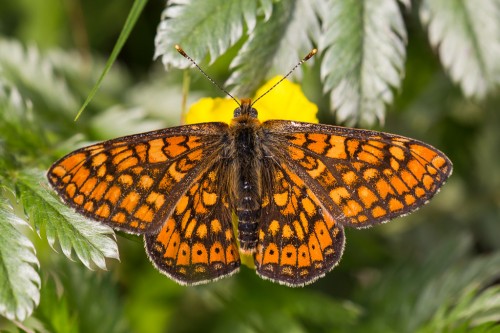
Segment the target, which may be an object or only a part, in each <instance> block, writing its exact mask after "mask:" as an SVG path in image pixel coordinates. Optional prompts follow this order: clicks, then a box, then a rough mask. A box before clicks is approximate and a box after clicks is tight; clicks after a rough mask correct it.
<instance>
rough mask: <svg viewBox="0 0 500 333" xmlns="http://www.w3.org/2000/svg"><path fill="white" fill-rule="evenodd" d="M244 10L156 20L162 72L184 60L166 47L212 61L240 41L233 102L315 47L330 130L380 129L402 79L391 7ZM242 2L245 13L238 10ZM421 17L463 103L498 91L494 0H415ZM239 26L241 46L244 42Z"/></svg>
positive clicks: (333, 3)
mask: <svg viewBox="0 0 500 333" xmlns="http://www.w3.org/2000/svg"><path fill="white" fill-rule="evenodd" d="M402 2H403V3H404V4H405V5H406V6H407V7H410V6H409V2H408V1H402ZM221 3H224V5H221ZM245 3H246V5H245V6H238V4H237V3H236V2H220V1H217V0H208V1H182V2H180V3H177V2H174V3H173V4H172V5H171V6H169V7H167V9H166V10H165V12H164V15H163V16H162V21H161V23H160V25H159V33H158V35H157V37H156V56H161V57H162V60H163V63H164V64H165V65H167V66H171V65H172V66H175V67H178V68H185V67H186V66H188V65H189V62H187V61H185V60H184V59H182V58H181V57H179V56H178V55H176V54H175V50H174V49H173V48H172V45H174V44H181V45H182V46H183V48H184V49H185V50H186V51H187V52H188V54H190V55H191V56H192V57H193V58H194V59H195V60H199V61H201V60H203V59H204V58H205V56H206V55H207V53H209V54H210V58H211V60H212V61H213V60H214V59H215V58H216V57H218V56H219V55H221V54H222V53H224V52H225V51H226V50H227V49H228V48H229V47H230V46H232V45H235V44H236V43H237V42H240V41H241V43H242V46H241V49H240V51H239V52H238V56H237V57H235V58H234V59H233V61H232V62H231V64H230V67H231V68H232V69H234V71H233V72H232V74H231V76H230V77H229V78H228V80H227V82H226V84H227V85H231V86H234V88H233V91H234V92H235V93H236V94H239V95H243V96H251V95H252V94H253V93H254V92H255V90H256V88H257V87H258V86H259V85H260V83H261V82H262V81H263V80H264V79H265V78H266V77H269V76H271V75H272V74H275V73H276V72H278V73H283V74H284V73H287V72H288V70H289V69H290V68H292V66H293V65H294V64H295V63H297V60H298V59H300V58H301V57H302V56H305V55H306V54H307V52H308V51H309V50H310V49H311V48H312V45H313V44H316V45H318V47H319V51H320V55H322V56H320V57H319V59H318V60H319V61H321V78H322V81H323V89H324V91H325V92H327V93H329V95H330V105H331V110H332V111H334V112H335V114H336V120H337V122H340V123H347V124H350V125H354V124H359V123H361V124H363V125H365V126H370V125H373V124H374V123H376V122H377V121H379V122H381V123H383V121H384V118H385V109H386V105H388V104H391V103H393V100H394V93H393V89H399V88H400V87H401V82H402V78H403V76H404V71H405V68H404V64H405V60H406V51H405V48H406V42H407V29H406V26H405V24H404V22H403V15H402V14H403V13H402V12H401V9H400V7H399V6H398V1H397V0H378V1H354V0H343V1H338V0H314V1H302V0H288V1H276V2H274V3H273V8H272V15H271V16H270V17H269V15H268V14H267V10H268V6H263V5H261V7H262V8H263V9H265V10H266V15H265V16H264V17H260V16H257V17H256V15H257V14H258V13H259V10H258V7H255V6H256V2H245ZM248 3H251V4H252V5H251V8H246V6H248ZM236 6H238V8H240V10H241V12H240V11H237V10H234V7H236ZM213 13H216V14H215V15H214V14H213ZM219 16H221V17H224V19H221V18H220V17H219ZM243 17H244V18H243ZM420 17H421V18H422V22H423V23H424V24H425V25H427V26H428V28H429V38H430V41H431V44H432V45H433V46H434V47H436V48H437V47H438V45H439V53H440V56H441V59H442V62H443V66H444V67H445V69H446V70H447V71H448V72H449V75H450V76H451V78H452V79H453V80H454V81H456V82H458V83H460V86H461V88H462V90H463V91H464V93H465V94H466V95H467V96H477V97H484V95H485V94H486V93H487V92H491V91H492V90H493V89H494V88H495V87H496V86H498V84H499V83H500V75H499V67H500V66H499V65H498V61H497V59H498V57H499V56H500V37H499V36H498V35H499V34H498V31H499V30H500V26H499V22H500V9H499V6H498V3H497V1H496V0H485V1H482V2H481V4H479V5H475V4H473V3H472V2H467V1H464V2H462V1H448V0H439V1H422V5H421V8H420ZM255 21H257V24H255ZM243 24H246V28H247V35H248V37H247V38H246V37H244V36H243V37H242V32H243ZM208 31H210V32H211V33H207V32H208ZM207 50H208V51H207ZM297 72H298V71H297Z"/></svg>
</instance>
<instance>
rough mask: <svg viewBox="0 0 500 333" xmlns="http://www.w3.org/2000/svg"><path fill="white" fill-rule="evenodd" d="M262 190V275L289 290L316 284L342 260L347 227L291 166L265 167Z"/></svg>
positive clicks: (267, 163) (271, 162)
mask: <svg viewBox="0 0 500 333" xmlns="http://www.w3.org/2000/svg"><path fill="white" fill-rule="evenodd" d="M262 188H263V203H262V215H261V216H262V218H261V222H260V224H259V230H258V233H259V234H258V243H257V252H256V253H255V255H254V258H255V266H256V269H257V274H259V275H260V276H261V277H263V278H265V279H269V280H271V281H274V282H277V283H280V284H285V285H288V286H303V285H306V284H309V283H312V282H314V281H315V280H317V279H318V278H320V277H322V276H323V275H325V273H327V272H328V271H330V270H331V269H332V268H333V267H334V266H335V265H336V264H337V263H338V261H339V260H340V258H341V256H342V252H343V249H344V230H343V228H342V225H340V224H339V223H337V221H335V219H334V218H333V217H332V216H331V214H330V213H329V212H328V210H326V209H325V208H324V206H323V205H322V203H321V202H320V200H319V199H318V197H317V196H316V195H315V194H314V193H313V191H311V189H309V187H308V186H307V184H306V183H305V182H304V180H303V179H302V178H301V177H299V176H298V175H297V174H296V173H294V172H293V171H292V170H291V169H290V168H289V166H288V165H287V164H286V162H285V161H279V160H272V159H268V160H265V161H264V168H263V171H262Z"/></svg>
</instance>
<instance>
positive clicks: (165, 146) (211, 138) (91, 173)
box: [47, 123, 228, 234]
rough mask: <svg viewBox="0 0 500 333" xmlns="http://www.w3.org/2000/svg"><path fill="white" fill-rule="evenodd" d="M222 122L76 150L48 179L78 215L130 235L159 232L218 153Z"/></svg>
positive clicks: (53, 168)
mask: <svg viewBox="0 0 500 333" xmlns="http://www.w3.org/2000/svg"><path fill="white" fill-rule="evenodd" d="M227 129H228V126H227V125H226V124H224V123H206V124H197V125H188V126H180V127H173V128H167V129H163V130H159V131H153V132H148V133H143V134H137V135H132V136H126V137H122V138H118V139H114V140H110V141H105V142H102V143H98V144H95V145H92V146H89V147H85V148H82V149H78V150H76V151H74V152H72V153H70V154H68V155H67V156H65V157H63V158H61V159H60V160H59V161H57V162H56V163H54V165H52V167H51V168H50V169H49V171H48V174H47V177H48V179H49V182H50V184H51V185H52V187H53V188H54V189H55V190H56V192H57V193H58V194H59V196H60V197H61V198H62V199H63V200H64V201H65V202H66V203H67V204H68V205H69V206H71V207H73V208H74V209H75V210H76V211H77V212H79V213H81V214H83V215H85V216H87V217H89V218H92V219H94V220H97V221H99V222H102V223H104V224H107V225H109V226H111V227H113V228H116V229H120V230H124V231H127V232H130V233H136V234H143V233H147V232H152V231H157V230H159V229H160V227H161V226H162V225H163V224H164V223H165V220H166V219H167V217H168V216H169V215H170V213H171V212H172V210H173V208H174V207H175V206H176V205H177V204H178V203H177V202H178V201H179V198H180V197H181V196H182V195H183V193H184V192H185V191H186V190H187V188H188V187H190V186H191V183H192V182H193V180H194V179H195V178H196V177H198V176H199V174H200V173H202V172H203V171H204V170H205V169H206V168H207V167H208V161H210V160H211V158H212V156H213V155H214V154H216V153H217V151H218V150H217V149H219V148H218V147H219V146H220V141H221V137H222V136H223V135H224V134H225V133H226V132H227Z"/></svg>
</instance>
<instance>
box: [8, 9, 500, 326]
mask: <svg viewBox="0 0 500 333" xmlns="http://www.w3.org/2000/svg"><path fill="white" fill-rule="evenodd" d="M50 3H52V2H50ZM72 3H73V2H72ZM75 3H78V2H75ZM144 3H145V1H137V2H135V5H134V7H133V8H132V9H130V8H128V7H127V6H128V4H127V3H124V2H114V3H109V4H107V3H103V2H100V1H97V0H89V1H85V2H81V6H82V12H81V13H80V14H81V15H84V16H85V17H86V18H87V21H86V24H87V28H88V29H85V28H86V27H85V26H84V25H81V24H82V22H81V20H80V19H81V17H79V16H78V14H75V12H78V10H76V11H75V10H74V9H75V8H73V7H72V8H73V10H71V11H69V12H66V11H65V9H64V8H65V6H56V5H54V4H55V2H54V3H53V7H50V10H49V8H43V10H37V9H36V8H41V7H38V6H32V5H31V3H30V4H27V3H21V2H18V1H4V2H1V3H0V34H1V35H2V36H0V188H1V191H0V315H1V316H0V331H9V332H19V331H32V332H158V333H160V332H167V331H168V332H192V331H205V332H226V331H231V332H256V331H262V332H271V331H272V332H290V331H292V332H332V331H335V332H398V333H399V332H422V333H424V332H475V333H480V332H485V333H486V332H488V333H492V332H494V333H500V327H499V325H498V322H499V321H500V318H499V313H500V288H499V284H498V281H499V280H498V279H499V277H500V243H499V242H498V235H500V223H499V221H500V205H499V202H498V198H499V197H500V192H499V189H500V155H499V154H498V153H497V150H498V146H499V144H500V132H499V131H498V128H499V126H500V113H499V112H498V104H499V103H500V97H499V95H498V90H496V89H497V87H498V83H499V81H500V75H499V74H498V73H499V72H498V68H499V66H500V65H499V64H500V61H499V60H498V59H500V28H499V27H498V25H499V22H500V19H499V18H500V13H499V10H500V6H499V5H498V1H497V0H484V1H477V2H470V1H469V2H467V1H449V0H432V1H425V0H423V1H413V3H412V4H413V7H411V6H410V1H408V0H404V1H399V2H398V1H396V0H374V1H352V0H335V1H334V0H313V1H306V0H280V1H272V0H260V1H243V0H242V1H234V2H233V1H219V0H203V1H202V0H192V1H188V0H186V1H170V2H168V4H169V6H168V7H167V8H166V9H164V13H163V15H162V18H161V21H160V22H158V21H157V20H158V17H159V12H160V11H161V9H162V8H156V7H154V6H160V5H161V4H156V3H153V2H149V3H148V6H145V7H143V5H144ZM73 5H74V4H73ZM73 5H72V6H73ZM150 5H151V6H150ZM47 6H50V4H49V3H48V5H47ZM101 10H102V11H105V12H107V13H126V12H128V11H131V14H130V16H129V20H128V23H127V24H126V26H125V28H124V30H123V34H122V38H121V39H120V43H118V46H117V48H115V52H114V56H115V55H116V54H117V51H116V50H118V49H119V48H120V47H121V46H123V48H122V50H123V52H124V53H123V56H124V57H123V58H120V57H119V58H118V59H119V63H117V64H115V65H114V66H113V67H111V63H112V61H113V59H114V58H113V57H111V58H109V59H108V62H107V63H106V62H105V61H104V60H103V59H106V54H107V52H110V50H111V49H112V47H111V46H109V47H107V48H105V49H102V47H101V49H99V47H98V46H97V45H99V44H91V46H90V48H89V49H82V48H81V47H82V46H81V45H82V43H81V42H80V41H81V35H79V34H80V33H81V32H82V31H94V32H95V34H94V35H90V36H87V37H88V41H90V42H91V43H93V41H96V40H101V41H102V40H114V38H116V37H115V36H116V31H113V30H112V29H110V26H111V25H110V23H111V22H109V20H104V21H102V22H101V21H99V20H97V19H96V18H98V17H102V16H100V14H102V13H101ZM9 11H11V12H12V13H13V14H12V15H10V16H9V17H7V16H8V15H2V14H4V13H9ZM141 11H142V12H143V14H142V15H145V16H143V17H139V13H141ZM115 16H118V15H115ZM25 17H31V18H32V19H31V20H28V19H25ZM66 17H67V22H66V21H64V20H62V18H66ZM148 17H149V18H150V17H154V19H148ZM136 19H137V26H136V29H138V28H137V27H140V26H141V24H143V25H146V26H149V27H151V31H153V30H155V29H156V27H157V26H158V33H157V35H156V57H161V58H162V60H163V63H164V64H165V65H168V67H174V68H175V67H179V68H184V67H186V65H187V63H186V62H185V60H184V59H183V58H182V57H181V56H180V55H179V54H177V53H176V52H175V50H174V48H173V45H174V44H180V45H182V47H183V48H184V49H185V50H186V52H188V54H189V55H191V56H192V57H193V58H194V59H195V60H196V61H199V62H201V63H203V61H207V60H208V61H209V62H210V63H211V64H213V66H212V67H210V68H208V69H207V72H208V73H211V74H212V73H215V75H214V76H215V77H218V78H223V79H224V78H225V79H226V84H229V85H230V86H231V88H232V89H233V91H235V92H236V93H238V94H242V95H243V94H244V95H247V96H252V95H253V93H254V92H255V89H256V88H257V87H259V86H260V85H261V83H262V82H263V81H264V80H265V79H267V78H268V77H269V76H272V75H274V74H277V73H280V74H284V73H286V72H287V71H288V70H289V69H290V68H291V67H293V65H295V64H296V63H297V62H298V61H299V60H300V58H301V57H303V56H304V55H305V54H307V52H309V51H310V49H311V48H312V47H314V46H316V47H318V49H319V52H318V55H317V56H316V57H315V59H314V58H313V59H312V60H311V61H310V62H309V64H308V65H305V67H304V68H302V70H300V69H299V70H297V71H296V72H294V74H293V75H294V77H295V78H296V79H297V80H298V81H299V82H302V83H303V87H304V89H305V90H306V91H307V92H308V93H310V95H311V96H313V97H314V98H315V101H316V102H317V104H318V105H319V106H320V109H321V114H320V115H321V117H322V121H323V122H331V123H332V122H335V121H334V119H333V117H332V115H334V116H335V120H336V122H344V123H350V124H354V123H357V124H358V123H363V124H364V125H367V126H368V125H374V124H375V123H377V122H379V124H380V123H383V122H384V121H385V124H386V126H385V127H384V131H389V132H396V133H399V134H403V135H408V136H412V137H415V138H419V139H422V140H423V141H426V142H429V143H431V144H433V145H435V146H436V147H439V148H440V149H442V150H443V151H444V152H446V153H447V154H448V155H449V156H450V157H451V159H452V161H453V162H454V167H455V172H454V175H453V176H452V177H451V178H450V181H449V184H447V185H445V187H444V188H443V191H442V192H441V193H440V194H439V195H438V196H437V197H436V198H435V199H433V202H432V203H431V204H429V206H428V207H425V208H423V209H421V210H420V211H419V212H417V213H415V214H412V215H410V216H408V217H405V218H402V219H400V221H394V222H391V223H388V224H387V225H384V226H379V227H376V228H372V229H370V230H362V231H358V230H347V231H346V232H347V234H348V235H347V239H348V246H347V248H346V252H345V255H344V258H343V260H342V262H341V264H340V265H339V266H338V267H337V268H336V269H335V270H334V271H333V272H331V273H329V274H328V275H327V276H326V277H325V278H323V279H321V280H319V281H318V282H317V283H315V284H313V285H312V286H308V287H306V288H303V289H290V288H287V287H283V286H279V285H275V284H272V283H270V282H267V281H263V280H261V279H259V278H258V277H257V276H256V275H255V272H254V271H252V270H250V269H248V268H246V267H243V268H242V269H241V272H240V273H239V274H238V275H235V276H233V277H231V278H228V279H223V280H221V281H218V282H215V283H213V284H208V285H204V286H197V287H193V288H187V287H181V286H179V285H177V284H175V283H174V282H172V281H170V280H169V279H168V278H166V277H164V276H163V275H161V274H159V273H158V272H156V271H155V270H154V268H153V267H152V266H151V264H150V262H149V261H148V259H147V258H146V256H145V254H144V250H143V245H142V240H141V239H139V238H137V237H135V236H130V237H126V238H125V237H121V236H119V237H118V241H119V244H120V250H121V252H122V255H121V258H122V260H121V263H118V262H117V261H116V260H111V261H110V260H106V259H112V258H113V259H114V258H117V257H118V253H117V244H116V241H115V238H114V234H113V233H112V231H111V230H110V229H109V228H105V227H103V226H101V225H99V224H97V223H95V222H91V221H86V220H85V219H83V218H82V217H81V216H79V215H77V214H75V213H74V212H73V211H72V210H71V209H69V208H67V207H66V206H65V205H64V204H63V203H61V202H60V201H59V199H57V198H56V197H55V196H54V194H53V192H52V191H51V189H50V188H49V187H48V184H47V182H46V180H45V177H44V172H45V171H44V170H46V169H47V168H48V167H49V166H50V164H51V163H53V162H54V161H55V160H56V159H57V158H59V157H61V156H62V155H64V154H65V153H67V152H69V151H71V150H73V149H75V148H77V147H80V146H82V145H84V144H86V142H89V141H94V140H101V139H111V138H113V137H116V136H120V135H125V134H131V133H137V132H141V131H147V130H151V129H155V128H160V127H164V126H166V124H168V125H169V126H171V125H177V124H179V122H180V113H181V103H182V102H181V100H182V98H183V97H185V96H183V95H182V92H181V81H182V73H180V72H179V71H176V70H172V71H170V72H169V73H168V77H167V78H165V75H164V73H163V72H162V71H159V70H158V68H157V67H156V68H154V67H153V69H152V72H153V73H152V75H147V74H148V73H144V68H148V67H150V63H149V62H148V63H147V64H139V63H137V62H135V61H134V60H133V58H130V54H131V53H133V52H131V51H135V52H142V53H144V52H145V51H144V50H143V49H140V50H130V48H131V47H130V46H129V47H128V48H129V49H127V46H128V45H137V44H134V43H135V41H134V39H135V40H137V39H139V40H141V41H143V40H150V41H151V44H152V43H153V39H154V35H153V34H151V35H148V34H147V33H146V32H147V30H144V29H138V30H134V31H132V33H131V28H132V26H133V23H134V22H135V20H136ZM117 20H118V21H120V22H123V21H125V15H123V17H120V18H119V17H117ZM37 22H38V23H37ZM40 22H43V29H37V28H36V26H37V25H39V26H40V27H41V24H42V23H40ZM45 23H47V24H45ZM421 23H423V27H424V28H423V29H422V28H420V25H421ZM65 24H67V25H65ZM51 27H52V30H51ZM427 35H428V37H427ZM4 36H10V39H7V38H4ZM73 36H80V37H78V38H79V39H78V41H73ZM126 36H129V40H128V41H127V43H126V44H123V42H124V40H125V39H126ZM41 38H43V40H38V39H41ZM75 39H77V37H75ZM427 39H428V40H429V41H430V42H429V44H430V45H428V42H427ZM33 41H35V42H36V44H35V43H33ZM129 43H130V44H129ZM407 43H408V47H407ZM39 46H42V47H43V48H41V47H39ZM101 46H102V45H101ZM44 48H45V49H44ZM90 49H92V50H95V52H96V53H97V55H96V56H90V54H91V52H90ZM432 49H434V50H435V52H436V54H437V55H438V56H439V57H436V56H435V55H434V53H433V52H434V51H433V50H432ZM151 57H152V54H151ZM146 58H147V57H146ZM439 61H441V63H442V70H441V69H440V68H441V65H440V63H439ZM103 70H104V72H107V76H106V78H105V79H104V80H103V81H102V82H101V86H100V89H99V92H98V93H97V94H96V95H95V96H94V98H93V99H92V102H91V103H90V104H88V105H87V109H86V112H85V113H83V115H82V117H81V118H80V119H79V121H78V122H76V123H75V122H73V119H74V117H75V115H76V112H77V109H78V107H79V106H80V104H81V103H82V102H83V101H84V100H85V98H86V97H87V95H88V94H89V91H91V90H92V87H94V84H95V82H97V81H98V80H99V77H100V75H101V73H102V72H103ZM442 71H443V72H442ZM138 72H139V73H141V74H140V75H137V73H138ZM193 72H194V71H193ZM405 72H406V78H405V79H404V80H403V77H404V76H405ZM302 74H304V75H302ZM193 75H194V76H195V79H193V80H192V82H193V83H192V87H191V90H192V91H194V93H192V95H195V97H196V98H198V96H207V95H210V94H214V93H215V92H214V90H210V88H211V87H210V88H207V86H209V83H207V82H206V80H204V79H203V80H199V79H198V77H197V75H199V74H198V73H195V74H193ZM447 76H449V77H450V78H451V80H453V82H456V83H457V85H458V87H459V88H460V90H461V91H462V92H463V94H464V95H465V96H472V97H474V98H475V101H474V102H471V101H470V100H467V99H465V98H464V97H463V96H462V94H461V92H460V91H459V89H457V88H456V87H454V86H453V84H452V83H451V82H450V81H449V80H447V78H446V77H447ZM95 87H96V88H95V89H97V85H95ZM395 90H398V91H400V94H395ZM323 91H324V92H325V93H326V94H327V95H325V96H322V92H323ZM393 103H394V105H391V104H393ZM388 106H389V107H392V106H394V108H395V109H397V110H398V112H391V113H389V114H388V115H387V117H386V115H385V113H386V111H387V110H386V109H388ZM332 111H333V112H334V113H332ZM68 258H71V259H72V260H68ZM73 260H74V261H73ZM106 267H108V268H110V270H109V272H105V271H102V269H105V268H106ZM87 268H92V269H94V268H95V269H96V270H95V271H91V270H89V269H87Z"/></svg>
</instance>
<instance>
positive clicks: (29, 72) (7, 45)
mask: <svg viewBox="0 0 500 333" xmlns="http://www.w3.org/2000/svg"><path fill="white" fill-rule="evenodd" d="M0 73H1V75H2V77H3V78H4V80H6V81H8V82H12V83H13V84H15V86H16V89H17V90H18V91H19V92H20V93H21V95H22V96H23V97H24V98H25V99H29V100H31V101H32V102H33V104H34V105H37V108H38V109H43V110H44V111H46V113H47V115H50V116H52V118H55V119H56V120H57V119H58V118H60V117H61V115H63V116H64V115H66V116H68V117H69V113H70V112H73V111H74V110H75V109H76V107H77V103H76V99H75V97H74V96H73V94H72V92H71V91H70V90H69V89H68V86H67V84H66V82H65V81H64V80H62V79H61V78H60V77H59V76H58V75H57V73H56V72H55V70H54V64H53V63H52V62H51V61H50V59H49V58H47V57H44V56H42V55H41V54H40V51H39V49H38V48H37V47H35V46H34V45H31V46H28V47H24V46H23V45H22V44H21V43H19V42H18V41H8V40H3V39H0ZM53 120H54V119H53Z"/></svg>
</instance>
